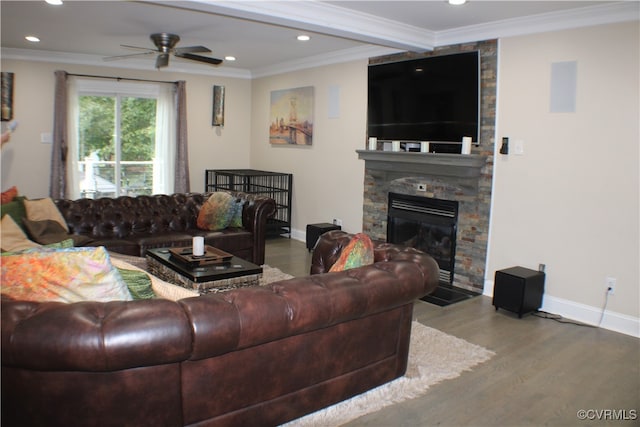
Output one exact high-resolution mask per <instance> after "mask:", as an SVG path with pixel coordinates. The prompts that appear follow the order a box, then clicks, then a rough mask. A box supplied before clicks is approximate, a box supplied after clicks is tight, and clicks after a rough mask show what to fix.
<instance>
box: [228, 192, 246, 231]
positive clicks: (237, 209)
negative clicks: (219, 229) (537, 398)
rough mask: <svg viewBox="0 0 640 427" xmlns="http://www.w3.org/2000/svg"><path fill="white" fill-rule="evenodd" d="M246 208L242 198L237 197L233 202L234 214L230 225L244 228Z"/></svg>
mask: <svg viewBox="0 0 640 427" xmlns="http://www.w3.org/2000/svg"><path fill="white" fill-rule="evenodd" d="M243 208H244V202H243V201H242V200H240V199H237V200H236V201H235V202H234V203H233V208H232V209H233V216H232V217H231V222H230V223H229V227H237V228H242V209H243Z"/></svg>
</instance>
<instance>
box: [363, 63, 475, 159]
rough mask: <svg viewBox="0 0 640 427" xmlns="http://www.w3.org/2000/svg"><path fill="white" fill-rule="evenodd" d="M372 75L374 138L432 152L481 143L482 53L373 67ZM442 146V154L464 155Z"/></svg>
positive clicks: (370, 110)
mask: <svg viewBox="0 0 640 427" xmlns="http://www.w3.org/2000/svg"><path fill="white" fill-rule="evenodd" d="M368 75H369V76H368V77H369V82H368V87H369V90H368V108H367V114H368V129H367V131H368V136H369V137H377V138H378V139H379V140H398V141H429V142H431V143H432V144H431V145H432V146H434V144H433V143H437V142H445V143H450V142H461V141H462V137H464V136H470V137H471V138H472V141H473V142H474V143H477V142H478V138H479V134H478V131H479V123H480V55H479V53H478V52H477V51H472V52H464V53H456V54H450V55H441V56H430V57H425V58H420V59H414V60H408V61H402V62H393V63H387V64H379V65H370V66H369V71H368ZM440 145H441V147H439V148H440V152H458V153H459V152H460V145H458V144H454V145H449V144H440ZM447 146H449V147H450V148H447ZM456 150H457V151H456ZM432 151H433V150H432Z"/></svg>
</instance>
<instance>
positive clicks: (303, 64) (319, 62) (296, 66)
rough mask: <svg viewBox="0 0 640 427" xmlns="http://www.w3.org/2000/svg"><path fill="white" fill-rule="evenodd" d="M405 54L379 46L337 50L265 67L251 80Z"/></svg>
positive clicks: (254, 74) (253, 72) (255, 70)
mask: <svg viewBox="0 0 640 427" xmlns="http://www.w3.org/2000/svg"><path fill="white" fill-rule="evenodd" d="M400 52H405V50H401V49H393V48H388V47H380V46H361V47H355V48H350V49H343V50H338V51H335V52H331V53H327V54H324V55H316V56H312V57H309V58H301V59H296V60H292V61H287V62H282V63H280V64H278V65H274V66H267V67H262V68H257V69H254V70H252V72H251V74H252V76H253V78H260V77H268V76H272V75H276V74H282V73H288V72H292V71H299V70H304V69H309V68H315V67H322V66H324V65H331V64H340V63H344V62H349V61H357V60H360V59H369V58H372V57H376V56H382V55H391V54H394V53H400Z"/></svg>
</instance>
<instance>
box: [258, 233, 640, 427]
mask: <svg viewBox="0 0 640 427" xmlns="http://www.w3.org/2000/svg"><path fill="white" fill-rule="evenodd" d="M310 262H311V255H310V253H309V252H308V251H307V249H306V247H305V244H304V243H303V242H300V241H296V240H293V239H287V238H276V239H268V240H267V248H266V263H267V264H269V265H271V266H274V267H278V268H280V269H281V270H282V271H284V272H287V273H289V274H292V275H294V276H303V275H307V274H308V272H309V267H310ZM414 318H415V319H416V320H418V321H419V322H420V323H422V324H424V325H427V326H430V327H433V328H436V329H438V330H441V331H443V332H446V333H448V334H451V335H454V336H456V337H459V338H462V339H465V340H467V341H469V342H471V343H474V344H478V345H481V346H483V347H485V348H488V349H490V350H492V351H494V352H495V353H496V355H495V356H494V357H493V358H492V359H491V360H489V361H488V362H486V363H484V364H482V365H479V366H477V367H475V368H474V369H472V370H471V371H470V372H465V373H463V374H462V375H461V376H460V377H458V378H455V379H453V380H448V381H444V382H442V383H440V384H437V385H435V386H433V387H432V388H431V389H430V390H429V391H428V392H427V393H426V394H425V395H424V396H422V397H419V398H416V399H413V400H409V401H405V402H402V403H399V404H395V405H392V406H390V407H388V408H385V409H382V410H381V411H378V412H376V413H373V414H369V415H366V416H364V417H361V418H358V419H357V420H354V421H352V422H351V423H349V424H347V425H348V426H452V427H453V426H543V425H545V426H576V425H585V426H602V425H629V426H631V425H633V426H637V425H640V340H638V339H637V338H634V337H630V336H627V335H623V334H619V333H616V332H611V331H607V330H604V329H598V328H590V327H584V326H576V325H573V324H565V323H559V322H556V321H554V320H551V319H543V318H540V317H536V316H531V315H530V316H525V317H523V318H522V319H519V318H518V317H517V315H514V314H511V313H509V312H506V311H503V310H499V311H497V312H496V311H495V309H494V307H493V306H492V305H491V300H490V298H487V297H484V296H479V297H475V298H472V299H470V300H467V301H464V302H461V303H457V304H454V305H451V306H448V307H438V306H436V305H433V304H429V303H426V302H423V301H417V302H416V305H415V309H414ZM579 410H592V412H590V415H593V416H597V413H595V410H612V411H614V413H609V419H603V418H602V417H600V418H596V419H592V420H581V419H579V418H578V416H577V413H578V411H579ZM623 411H624V412H623ZM633 411H635V412H633ZM634 414H635V419H633V420H631V419H629V418H634ZM616 416H617V417H623V418H626V420H622V421H621V420H615V419H612V418H615V417H616Z"/></svg>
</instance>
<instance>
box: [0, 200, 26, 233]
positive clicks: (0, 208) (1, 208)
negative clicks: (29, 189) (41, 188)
mask: <svg viewBox="0 0 640 427" xmlns="http://www.w3.org/2000/svg"><path fill="white" fill-rule="evenodd" d="M24 199H25V197H24V196H16V197H15V198H14V199H13V201H11V202H9V203H3V204H1V205H0V216H3V217H4V216H5V215H11V218H13V220H14V221H15V222H16V224H18V226H19V227H20V228H22V229H23V230H24V231H27V230H25V229H24V227H23V226H22V220H23V219H24V218H26V217H27V211H26V209H25V208H24Z"/></svg>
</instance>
